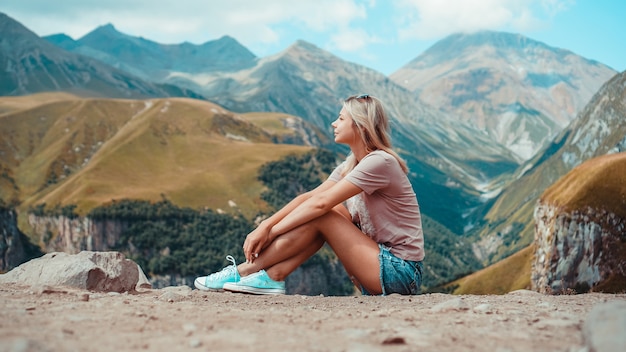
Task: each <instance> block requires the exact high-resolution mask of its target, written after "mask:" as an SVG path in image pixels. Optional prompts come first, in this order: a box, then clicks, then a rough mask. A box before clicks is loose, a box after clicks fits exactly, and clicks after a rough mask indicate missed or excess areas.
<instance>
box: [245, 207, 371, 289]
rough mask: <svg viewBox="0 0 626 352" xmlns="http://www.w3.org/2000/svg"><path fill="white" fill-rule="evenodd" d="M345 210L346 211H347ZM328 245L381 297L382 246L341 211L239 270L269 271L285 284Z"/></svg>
mask: <svg viewBox="0 0 626 352" xmlns="http://www.w3.org/2000/svg"><path fill="white" fill-rule="evenodd" d="M344 209H345V208H344ZM324 241H326V242H328V244H329V245H330V246H331V248H332V249H333V251H334V252H335V253H336V254H337V257H339V260H340V261H341V263H342V264H343V266H344V268H345V269H346V271H347V272H348V274H349V275H350V277H351V278H352V279H353V281H354V280H355V279H356V280H357V281H358V283H359V284H361V285H362V286H363V287H364V288H365V289H366V290H367V291H368V292H369V293H371V294H380V293H382V288H381V286H380V264H379V261H378V253H379V251H380V249H379V248H378V244H376V242H374V241H373V240H372V239H371V238H369V237H368V236H366V235H365V234H363V233H362V232H361V231H360V230H359V229H358V228H357V227H356V226H354V224H353V223H352V222H351V221H350V220H348V219H347V218H346V214H345V213H344V212H343V211H341V210H340V209H336V210H335V211H331V212H328V213H327V214H325V215H322V216H321V217H319V218H317V219H315V220H312V221H310V222H308V223H306V224H304V225H302V226H299V227H297V228H295V229H294V230H292V231H290V232H288V233H286V234H283V235H281V236H279V237H277V238H276V239H275V240H274V241H273V242H272V243H271V244H270V245H269V246H268V247H266V248H265V249H264V250H263V251H262V252H261V253H260V254H259V257H258V258H256V259H255V261H254V262H253V263H242V264H240V265H239V266H238V270H239V273H240V274H241V275H242V276H246V275H249V274H251V273H254V272H257V271H259V270H261V269H265V270H266V271H267V272H268V275H269V276H270V277H271V278H272V279H274V280H279V281H280V280H284V278H285V277H286V276H287V275H289V274H290V273H291V272H293V271H294V270H295V269H296V268H297V267H298V266H299V265H300V264H302V263H304V262H305V261H306V260H307V259H308V258H310V257H311V256H312V255H313V254H315V252H317V251H318V250H319V249H320V248H321V246H322V245H323V244H324Z"/></svg>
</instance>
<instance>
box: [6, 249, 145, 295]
mask: <svg viewBox="0 0 626 352" xmlns="http://www.w3.org/2000/svg"><path fill="white" fill-rule="evenodd" d="M0 283H16V284H23V285H31V286H42V285H49V286H67V287H74V288H79V289H85V290H89V291H99V292H120V293H121V292H129V291H131V292H132V291H135V290H136V288H138V287H141V288H149V287H150V284H149V282H148V280H147V279H146V277H145V275H144V273H143V271H142V270H141V268H140V267H139V266H138V265H137V263H135V262H134V261H132V260H130V259H126V257H125V256H124V255H123V254H122V253H119V252H91V251H82V252H80V253H78V254H67V253H63V252H53V253H48V254H46V255H44V256H42V257H40V258H37V259H33V260H31V261H28V262H26V263H24V264H22V265H20V266H18V267H16V268H14V269H13V270H11V271H9V272H8V273H6V274H3V275H0Z"/></svg>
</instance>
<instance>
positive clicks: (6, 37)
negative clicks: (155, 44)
mask: <svg viewBox="0 0 626 352" xmlns="http://www.w3.org/2000/svg"><path fill="white" fill-rule="evenodd" d="M0 33H2V34H0V65H2V67H4V68H6V69H4V70H2V71H1V72H0V95H25V94H32V93H37V92H45V91H68V92H73V93H76V94H79V95H85V96H107V97H117V98H146V97H167V96H180V97H196V98H200V97H201V96H200V95H198V94H196V93H194V92H192V91H190V90H187V89H183V88H179V87H177V86H174V85H161V84H154V83H149V82H146V81H143V80H141V79H139V78H137V77H134V76H132V75H130V74H128V73H126V72H124V71H121V70H118V69H115V68H113V67H110V66H108V65H105V64H103V63H101V62H100V61H97V60H94V59H91V58H87V57H85V56H82V55H77V54H73V53H70V52H67V51H65V50H63V49H60V48H58V47H57V46H55V45H52V44H50V43H49V42H47V41H45V40H43V39H41V38H39V37H38V36H37V35H36V34H34V33H33V32H31V31H30V30H28V29H27V28H25V27H24V26H22V25H21V24H20V23H19V22H17V21H15V20H13V19H12V18H10V17H9V16H7V15H5V14H2V13H0Z"/></svg>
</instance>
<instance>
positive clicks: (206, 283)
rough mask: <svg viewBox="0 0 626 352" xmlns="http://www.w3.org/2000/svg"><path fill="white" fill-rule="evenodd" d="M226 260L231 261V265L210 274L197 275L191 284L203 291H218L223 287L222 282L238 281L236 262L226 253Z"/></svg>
mask: <svg viewBox="0 0 626 352" xmlns="http://www.w3.org/2000/svg"><path fill="white" fill-rule="evenodd" d="M226 260H228V261H229V262H231V263H233V265H229V266H227V267H225V268H224V269H222V270H220V271H218V272H216V273H213V274H211V275H208V276H200V277H197V278H196V280H195V281H194V282H193V285H194V286H196V288H197V289H199V290H203V291H219V290H222V289H223V288H224V284H226V283H228V282H237V281H239V278H240V277H239V271H237V262H235V258H233V257H232V256H230V255H227V256H226Z"/></svg>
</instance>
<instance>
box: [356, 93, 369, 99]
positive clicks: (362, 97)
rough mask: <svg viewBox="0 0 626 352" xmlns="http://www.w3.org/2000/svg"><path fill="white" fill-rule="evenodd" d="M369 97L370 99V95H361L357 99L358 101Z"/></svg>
mask: <svg viewBox="0 0 626 352" xmlns="http://www.w3.org/2000/svg"><path fill="white" fill-rule="evenodd" d="M369 97H370V95H369V94H361V95H357V96H356V97H355V98H356V99H367V98H369Z"/></svg>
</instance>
